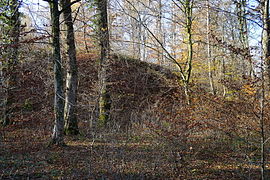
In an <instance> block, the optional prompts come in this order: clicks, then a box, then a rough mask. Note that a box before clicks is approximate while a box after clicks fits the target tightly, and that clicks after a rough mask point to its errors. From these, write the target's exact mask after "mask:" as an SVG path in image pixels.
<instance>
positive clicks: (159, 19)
mask: <svg viewBox="0 0 270 180" xmlns="http://www.w3.org/2000/svg"><path fill="white" fill-rule="evenodd" d="M157 9H158V10H157V11H158V14H157V30H158V32H157V35H158V39H159V41H160V42H161V43H162V45H163V43H164V38H163V31H162V1H161V0H158V8H157ZM163 58H164V57H163V48H162V47H160V46H159V48H158V62H159V64H160V65H162V64H164V62H163V61H164V60H163Z"/></svg>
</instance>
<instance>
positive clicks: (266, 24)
mask: <svg viewBox="0 0 270 180" xmlns="http://www.w3.org/2000/svg"><path fill="white" fill-rule="evenodd" d="M262 10H263V12H262V19H263V39H262V43H263V44H262V46H263V59H264V61H265V64H266V66H267V67H266V69H267V74H268V81H269V80H270V42H269V41H270V19H269V0H263V1H262ZM261 71H262V84H263V87H262V98H261V117H260V125H261V179H262V180H264V179H266V178H265V132H264V128H265V127H264V126H265V125H264V89H265V88H264V74H263V73H264V70H263V68H262V70H261Z"/></svg>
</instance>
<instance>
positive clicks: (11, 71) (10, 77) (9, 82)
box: [1, 0, 21, 125]
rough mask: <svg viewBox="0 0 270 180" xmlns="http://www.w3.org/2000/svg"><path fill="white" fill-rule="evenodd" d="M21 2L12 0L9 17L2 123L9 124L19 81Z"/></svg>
mask: <svg viewBox="0 0 270 180" xmlns="http://www.w3.org/2000/svg"><path fill="white" fill-rule="evenodd" d="M19 7H20V3H19V2H18V0H12V1H11V3H10V11H11V14H12V15H11V17H10V19H9V22H10V24H9V26H10V27H11V29H10V31H9V33H8V34H9V38H10V41H11V45H10V47H8V51H7V53H8V55H7V57H8V58H7V59H8V60H7V65H6V66H7V67H6V70H4V72H3V75H4V83H3V84H4V86H5V90H4V96H5V97H4V102H3V117H2V120H1V124H3V125H8V124H10V123H11V115H12V104H13V102H14V101H15V100H14V97H15V94H16V90H17V89H18V82H17V73H18V72H17V66H18V47H19V46H18V43H19V36H20V24H21V23H20V12H19Z"/></svg>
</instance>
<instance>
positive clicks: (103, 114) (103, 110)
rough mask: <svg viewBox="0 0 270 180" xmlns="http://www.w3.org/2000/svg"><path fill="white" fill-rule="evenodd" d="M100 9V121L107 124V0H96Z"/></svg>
mask: <svg viewBox="0 0 270 180" xmlns="http://www.w3.org/2000/svg"><path fill="white" fill-rule="evenodd" d="M96 5H97V10H98V21H97V23H98V36H99V43H100V44H99V45H100V62H99V66H100V68H99V83H100V90H99V91H100V97H99V123H100V125H102V126H103V125H106V124H107V123H108V120H109V117H110V108H111V103H110V101H111V100H110V93H109V91H108V86H107V78H108V77H107V67H108V61H109V52H110V44H109V29H108V17H107V16H108V15H107V0H96Z"/></svg>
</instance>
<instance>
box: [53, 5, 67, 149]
mask: <svg viewBox="0 0 270 180" xmlns="http://www.w3.org/2000/svg"><path fill="white" fill-rule="evenodd" d="M49 4H50V11H51V23H52V37H53V62H54V115H55V123H54V128H53V134H52V142H51V144H56V145H64V138H63V137H64V93H63V72H62V61H61V54H60V23H59V17H60V12H59V9H58V0H53V1H49Z"/></svg>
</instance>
